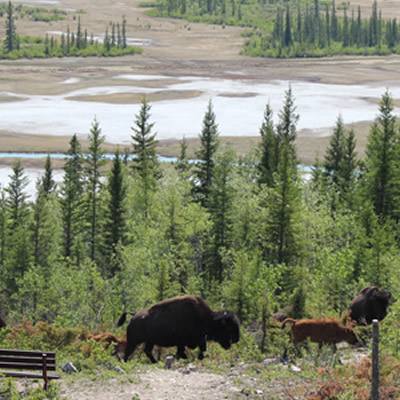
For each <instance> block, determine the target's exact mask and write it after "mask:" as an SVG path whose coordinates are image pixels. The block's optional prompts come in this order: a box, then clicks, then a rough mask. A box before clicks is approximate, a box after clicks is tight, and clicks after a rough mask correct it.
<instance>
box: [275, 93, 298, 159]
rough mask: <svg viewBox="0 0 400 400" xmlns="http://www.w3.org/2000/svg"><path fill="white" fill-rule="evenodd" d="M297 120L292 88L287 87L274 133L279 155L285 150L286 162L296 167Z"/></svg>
mask: <svg viewBox="0 0 400 400" xmlns="http://www.w3.org/2000/svg"><path fill="white" fill-rule="evenodd" d="M298 120H299V115H298V114H296V106H295V105H294V97H293V93H292V88H291V87H290V86H289V89H288V90H287V91H286V92H285V99H284V103H283V109H282V110H281V111H280V113H279V122H278V125H277V127H276V132H277V140H278V151H279V154H281V153H282V148H285V151H288V152H289V154H288V157H289V158H288V160H289V161H290V162H291V163H292V166H295V165H297V154H296V153H297V152H296V146H295V140H296V137H297V122H298Z"/></svg>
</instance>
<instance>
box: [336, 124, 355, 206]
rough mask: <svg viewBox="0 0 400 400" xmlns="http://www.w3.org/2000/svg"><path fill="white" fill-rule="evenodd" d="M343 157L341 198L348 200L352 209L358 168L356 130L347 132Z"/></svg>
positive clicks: (340, 181) (348, 204)
mask: <svg viewBox="0 0 400 400" xmlns="http://www.w3.org/2000/svg"><path fill="white" fill-rule="evenodd" d="M344 139H345V140H344V148H343V158H342V161H341V165H340V173H339V175H340V176H339V179H340V180H339V187H340V193H341V198H342V199H343V200H344V201H346V203H347V206H348V207H349V208H350V209H352V206H353V194H354V190H355V185H356V169H357V165H358V161H357V153H356V151H355V148H356V140H355V134H354V130H353V129H350V131H349V132H348V133H347V134H346V136H345V138H344Z"/></svg>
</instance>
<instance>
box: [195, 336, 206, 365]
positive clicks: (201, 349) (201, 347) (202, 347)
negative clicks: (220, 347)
mask: <svg viewBox="0 0 400 400" xmlns="http://www.w3.org/2000/svg"><path fill="white" fill-rule="evenodd" d="M206 350H207V342H206V341H205V339H204V340H203V341H202V342H201V343H200V344H199V355H198V356H197V358H198V359H199V360H202V359H203V358H204V354H203V353H204V352H205V351H206Z"/></svg>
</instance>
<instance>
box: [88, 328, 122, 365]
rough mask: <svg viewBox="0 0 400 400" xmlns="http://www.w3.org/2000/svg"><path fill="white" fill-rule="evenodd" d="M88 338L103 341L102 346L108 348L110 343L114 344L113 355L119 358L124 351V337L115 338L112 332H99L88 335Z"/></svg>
mask: <svg viewBox="0 0 400 400" xmlns="http://www.w3.org/2000/svg"><path fill="white" fill-rule="evenodd" d="M88 339H92V340H94V341H96V342H99V343H103V344H104V348H105V349H108V348H109V347H110V345H111V344H113V346H114V351H113V353H112V355H113V356H116V357H117V358H118V359H119V360H121V358H122V357H121V354H124V353H125V349H126V339H125V338H117V337H116V336H115V335H114V334H113V333H108V332H107V333H101V334H99V335H89V336H88Z"/></svg>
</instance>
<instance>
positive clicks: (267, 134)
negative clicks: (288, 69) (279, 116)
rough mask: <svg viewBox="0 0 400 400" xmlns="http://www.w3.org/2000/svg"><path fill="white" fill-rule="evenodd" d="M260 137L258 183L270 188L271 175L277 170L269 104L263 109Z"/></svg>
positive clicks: (276, 152) (276, 155)
mask: <svg viewBox="0 0 400 400" xmlns="http://www.w3.org/2000/svg"><path fill="white" fill-rule="evenodd" d="M260 135H261V142H260V153H261V160H260V163H259V164H258V166H257V167H258V173H259V175H258V183H259V184H266V185H267V186H269V187H271V186H272V184H273V175H274V173H275V171H276V169H277V159H278V147H277V146H278V141H277V137H276V134H275V130H274V124H273V111H272V109H271V106H270V105H269V104H267V106H266V107H265V112H264V120H263V122H262V125H261V128H260Z"/></svg>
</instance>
